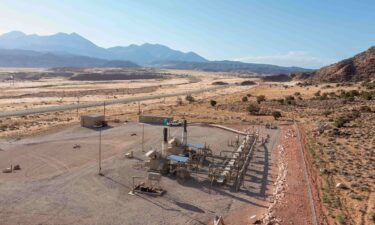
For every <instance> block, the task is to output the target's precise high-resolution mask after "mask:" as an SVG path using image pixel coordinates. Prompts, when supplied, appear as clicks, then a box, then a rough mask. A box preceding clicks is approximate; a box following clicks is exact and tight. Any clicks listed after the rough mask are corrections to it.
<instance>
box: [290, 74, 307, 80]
mask: <svg viewBox="0 0 375 225" xmlns="http://www.w3.org/2000/svg"><path fill="white" fill-rule="evenodd" d="M311 76H312V73H303V72H301V73H291V74H290V77H291V78H292V79H293V80H306V79H309V78H310V77H311Z"/></svg>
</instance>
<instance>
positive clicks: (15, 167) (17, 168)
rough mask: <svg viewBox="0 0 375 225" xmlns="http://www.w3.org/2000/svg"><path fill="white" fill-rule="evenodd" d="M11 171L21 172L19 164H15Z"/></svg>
mask: <svg viewBox="0 0 375 225" xmlns="http://www.w3.org/2000/svg"><path fill="white" fill-rule="evenodd" d="M13 169H14V170H21V166H20V165H19V164H17V165H15V166H14V168H13Z"/></svg>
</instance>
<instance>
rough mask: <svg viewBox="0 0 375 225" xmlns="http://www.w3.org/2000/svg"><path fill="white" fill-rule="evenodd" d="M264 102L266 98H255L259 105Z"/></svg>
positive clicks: (261, 96)
mask: <svg viewBox="0 0 375 225" xmlns="http://www.w3.org/2000/svg"><path fill="white" fill-rule="evenodd" d="M264 101H266V96H264V95H259V96H257V103H258V104H260V103H261V102H264Z"/></svg>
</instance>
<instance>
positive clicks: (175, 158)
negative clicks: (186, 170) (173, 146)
mask: <svg viewBox="0 0 375 225" xmlns="http://www.w3.org/2000/svg"><path fill="white" fill-rule="evenodd" d="M167 159H168V160H171V161H177V162H184V163H185V162H187V161H189V157H185V156H179V155H169V156H168V157H167Z"/></svg>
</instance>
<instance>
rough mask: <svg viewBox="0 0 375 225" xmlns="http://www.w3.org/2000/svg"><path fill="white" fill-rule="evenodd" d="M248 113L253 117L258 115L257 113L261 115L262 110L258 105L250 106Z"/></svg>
mask: <svg viewBox="0 0 375 225" xmlns="http://www.w3.org/2000/svg"><path fill="white" fill-rule="evenodd" d="M247 111H249V113H250V114H251V115H256V114H257V113H259V111H260V108H259V106H257V105H254V104H251V105H249V106H248V107H247Z"/></svg>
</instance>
